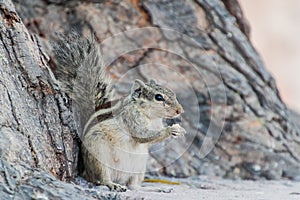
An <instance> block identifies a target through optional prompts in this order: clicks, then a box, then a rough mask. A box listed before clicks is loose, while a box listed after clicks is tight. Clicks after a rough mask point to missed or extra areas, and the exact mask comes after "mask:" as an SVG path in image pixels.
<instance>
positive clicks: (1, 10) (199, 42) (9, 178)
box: [0, 0, 300, 198]
mask: <svg viewBox="0 0 300 200" xmlns="http://www.w3.org/2000/svg"><path fill="white" fill-rule="evenodd" d="M153 26H154V27H156V28H145V27H153ZM0 27H1V29H0V40H1V45H0V65H1V67H0V74H1V80H0V88H1V89H0V95H1V97H0V101H1V105H0V108H1V109H0V113H1V115H0V122H1V123H0V132H1V134H0V154H1V165H0V172H1V178H0V187H1V191H3V195H4V196H5V197H7V198H9V197H12V196H15V197H19V198H21V197H22V196H26V197H28V198H29V197H35V198H36V197H38V196H39V195H41V194H47V195H48V196H50V197H58V196H61V197H65V198H67V197H70V196H69V195H73V197H74V198H75V197H77V198H81V197H83V196H86V198H93V197H95V193H93V192H95V191H91V190H89V191H88V192H87V191H85V189H84V188H82V187H80V186H74V185H71V184H67V183H65V182H63V181H71V180H73V178H74V177H75V176H77V174H78V162H77V161H78V138H77V132H78V130H77V128H76V127H77V126H76V124H75V123H76V122H75V121H74V118H73V114H72V111H71V102H70V99H68V97H67V96H65V94H63V93H62V92H61V91H60V89H59V87H58V86H57V85H56V84H55V82H54V78H53V74H52V70H53V71H55V66H54V65H53V63H52V62H49V56H48V55H50V57H51V50H49V48H47V46H48V44H49V41H52V40H55V34H54V32H55V31H60V32H66V33H67V32H69V31H70V30H71V29H74V28H75V29H76V30H77V31H79V33H81V34H83V35H84V34H87V33H90V32H92V33H95V36H96V38H97V39H99V41H102V48H103V53H104V54H105V55H104V56H105V63H106V64H107V66H108V69H109V72H110V74H111V76H112V77H113V78H114V80H115V82H116V88H117V90H118V91H119V92H120V93H123V92H124V91H125V90H126V89H128V83H129V82H128V80H130V79H132V78H134V77H139V78H141V79H144V80H148V79H149V78H150V76H156V77H157V78H158V79H159V80H162V79H165V80H167V83H168V84H169V86H170V87H172V88H173V89H174V90H175V91H176V93H177V94H178V96H179V98H180V100H181V102H182V104H183V106H184V109H185V114H184V116H183V122H182V123H183V126H184V127H185V128H186V129H187V130H188V132H189V133H191V134H190V135H187V137H186V138H185V139H184V140H176V141H175V142H174V141H173V142H170V143H168V144H169V145H166V146H165V148H163V149H162V148H160V146H155V148H154V149H153V151H151V155H152V159H151V160H150V162H149V166H148V169H149V173H150V174H155V175H158V174H163V175H168V176H177V177H188V176H193V175H198V174H207V175H217V176H221V177H226V178H250V179H257V178H267V179H280V178H290V179H298V180H299V179H300V176H299V174H300V173H299V172H300V164H299V163H300V137H299V129H298V128H297V126H296V125H295V124H294V123H293V121H292V119H291V117H290V115H289V111H288V109H287V108H286V106H285V105H284V103H283V102H282V101H281V99H280V96H279V94H278V91H277V88H276V85H275V81H274V79H273V78H272V76H271V75H270V74H269V72H268V71H266V69H265V67H264V65H263V62H262V61H261V58H260V56H259V55H258V53H257V52H256V51H255V49H254V48H253V46H252V45H251V43H250V41H249V38H248V35H249V27H248V25H247V22H246V20H245V19H244V17H243V13H242V11H241V9H240V7H239V4H238V2H237V1H236V0H229V1H227V0H224V1H222V0H194V1H172V0H164V1H158V0H151V1H150V0H149V1H138V0H125V1H117V0H116V1H109V2H102V1H96V0H81V1H80V0H73V1H65V0H36V1H31V0H22V1H21V0H14V1H13V2H11V1H10V0H4V1H3V0H2V1H0ZM137 28H144V29H137ZM46 49H48V50H46ZM153 62H157V63H159V65H156V64H153ZM149 63H152V64H151V65H149ZM161 65H165V66H171V67H159V66H161ZM49 66H51V68H50V67H49ZM139 66H142V67H139ZM170 68H171V69H172V70H175V71H177V72H180V74H181V75H182V76H178V75H177V74H176V73H172V72H171V71H172V70H170ZM133 69H134V70H133ZM124 74H125V75H126V77H125V78H124V79H123V78H122V76H123V75H124ZM178 81H180V82H183V83H188V84H187V85H188V86H184V85H185V84H178ZM219 133H221V136H220V137H219ZM205 138H206V139H205ZM216 141H217V143H216V145H215V147H214V148H213V149H212V150H211V149H210V148H209V146H210V145H209V144H214V142H216ZM205 147H207V148H205ZM157 149H158V150H157ZM210 150H211V151H210ZM207 153H209V154H208V155H207V156H205V155H206V154H207ZM177 158H178V159H177ZM172 161H175V162H172ZM59 180H61V181H59ZM64 188H68V191H66V190H64ZM76 195H77V196H76ZM97 195H98V196H97ZM99 195H101V194H99V193H97V194H96V197H98V198H99V197H100V196H99ZM107 195H111V194H107ZM71 197H72V196H71ZM110 197H111V196H110Z"/></svg>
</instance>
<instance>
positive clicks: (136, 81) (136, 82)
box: [130, 79, 146, 94]
mask: <svg viewBox="0 0 300 200" xmlns="http://www.w3.org/2000/svg"><path fill="white" fill-rule="evenodd" d="M139 87H142V88H144V87H146V85H145V83H144V82H143V81H141V80H139V79H135V81H134V83H133V85H132V87H131V90H130V91H131V94H133V93H134V91H135V90H136V89H137V88H139Z"/></svg>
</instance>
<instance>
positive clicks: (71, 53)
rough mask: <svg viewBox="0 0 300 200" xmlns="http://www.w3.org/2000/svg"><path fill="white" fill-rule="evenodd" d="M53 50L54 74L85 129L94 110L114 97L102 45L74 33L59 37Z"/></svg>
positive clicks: (59, 35)
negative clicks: (104, 62)
mask: <svg viewBox="0 0 300 200" xmlns="http://www.w3.org/2000/svg"><path fill="white" fill-rule="evenodd" d="M52 47H53V50H54V54H55V63H56V70H55V75H56V77H57V79H58V80H59V82H60V83H61V87H62V90H63V91H64V92H67V93H68V95H69V96H70V97H71V98H72V100H73V103H74V104H73V105H74V106H75V109H76V110H78V111H79V116H76V118H79V119H77V120H79V121H80V122H79V123H80V125H81V130H82V129H83V127H84V125H85V123H86V122H87V121H88V119H89V117H90V116H91V115H92V114H93V113H94V112H95V108H96V107H99V106H100V105H102V104H103V103H105V102H106V101H108V100H110V98H111V96H112V88H111V79H110V78H109V76H108V75H107V74H106V70H105V66H103V61H102V53H101V50H100V46H99V45H98V44H97V43H96V41H95V40H94V39H93V38H91V39H89V38H84V37H81V36H79V35H78V34H76V33H72V34H70V35H68V36H63V35H62V34H58V41H57V42H55V43H53V45H52ZM76 110H74V112H76Z"/></svg>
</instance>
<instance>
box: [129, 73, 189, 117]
mask: <svg viewBox="0 0 300 200" xmlns="http://www.w3.org/2000/svg"><path fill="white" fill-rule="evenodd" d="M131 97H132V99H133V100H134V101H135V102H136V105H137V106H139V107H140V108H141V109H143V110H144V112H145V114H146V115H147V116H148V117H150V118H173V117H176V116H178V115H179V114H181V113H183V108H182V106H181V105H180V104H179V103H178V101H177V98H176V94H175V93H174V92H173V91H172V90H170V89H169V88H166V87H163V86H161V85H158V84H157V83H156V82H155V81H154V80H151V81H150V82H149V83H144V82H143V81H141V80H138V79H137V80H135V82H134V84H133V86H132V88H131Z"/></svg>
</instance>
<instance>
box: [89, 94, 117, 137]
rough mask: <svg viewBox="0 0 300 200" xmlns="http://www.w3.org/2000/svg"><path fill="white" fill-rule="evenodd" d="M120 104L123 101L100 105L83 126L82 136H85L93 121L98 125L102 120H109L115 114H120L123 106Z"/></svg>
mask: <svg viewBox="0 0 300 200" xmlns="http://www.w3.org/2000/svg"><path fill="white" fill-rule="evenodd" d="M122 102H123V99H121V100H114V101H109V102H107V103H105V104H103V105H101V106H100V107H98V108H97V111H96V112H95V113H94V114H93V115H91V117H90V118H89V120H88V121H87V123H86V125H85V126H84V130H83V135H85V133H86V131H87V129H88V127H89V126H90V125H91V123H92V122H93V121H94V120H96V121H97V122H98V123H99V122H102V121H104V120H108V119H111V118H113V116H114V115H115V114H118V113H120V112H121V111H122V104H123V103H122Z"/></svg>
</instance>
